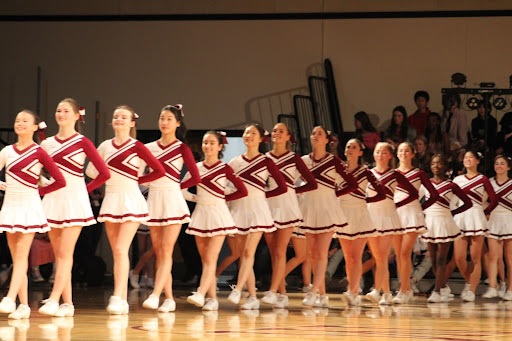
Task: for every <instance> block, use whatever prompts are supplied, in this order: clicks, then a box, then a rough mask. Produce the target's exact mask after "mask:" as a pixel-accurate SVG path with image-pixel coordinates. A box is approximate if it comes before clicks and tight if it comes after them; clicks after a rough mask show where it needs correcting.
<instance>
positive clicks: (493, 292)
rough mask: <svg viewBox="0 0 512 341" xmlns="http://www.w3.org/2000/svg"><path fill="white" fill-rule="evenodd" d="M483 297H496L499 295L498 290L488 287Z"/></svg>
mask: <svg viewBox="0 0 512 341" xmlns="http://www.w3.org/2000/svg"><path fill="white" fill-rule="evenodd" d="M482 297H483V298H495V297H498V290H497V289H496V288H493V287H488V288H487V290H486V291H485V293H484V294H483V295H482Z"/></svg>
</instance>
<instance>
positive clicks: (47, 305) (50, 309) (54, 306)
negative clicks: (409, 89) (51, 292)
mask: <svg viewBox="0 0 512 341" xmlns="http://www.w3.org/2000/svg"><path fill="white" fill-rule="evenodd" d="M41 303H43V305H42V306H41V307H40V308H39V314H43V315H50V316H55V314H56V313H57V311H58V310H59V302H56V301H54V300H51V299H49V298H47V299H46V300H44V301H42V302H41Z"/></svg>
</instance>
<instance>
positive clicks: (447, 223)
mask: <svg viewBox="0 0 512 341" xmlns="http://www.w3.org/2000/svg"><path fill="white" fill-rule="evenodd" d="M430 182H431V183H432V185H433V186H434V188H435V190H436V192H437V193H438V194H439V196H438V197H437V200H436V201H435V203H433V204H432V205H431V206H430V207H428V208H427V209H425V222H426V224H427V232H426V233H424V234H423V235H422V236H421V238H423V239H425V240H426V241H428V242H429V243H447V242H451V241H452V240H455V239H457V238H458V237H461V236H462V233H461V232H460V229H459V227H458V226H457V224H456V223H455V220H454V219H453V217H454V216H455V215H457V214H459V213H461V212H464V211H465V210H467V209H469V208H470V207H471V206H472V203H471V199H469V197H468V196H467V195H466V193H464V191H462V190H461V189H460V187H459V186H457V184H455V183H453V182H452V181H451V180H443V181H441V182H439V183H437V182H435V181H434V179H430ZM457 197H458V198H459V199H460V200H462V202H463V203H464V205H462V206H460V207H459V208H456V209H454V210H453V211H451V210H450V206H451V205H450V203H452V202H454V201H455V200H456V199H457ZM425 199H427V200H428V199H430V192H426V193H425Z"/></svg>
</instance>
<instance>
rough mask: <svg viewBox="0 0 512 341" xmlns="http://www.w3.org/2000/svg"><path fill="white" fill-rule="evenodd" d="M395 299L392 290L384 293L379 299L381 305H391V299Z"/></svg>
mask: <svg viewBox="0 0 512 341" xmlns="http://www.w3.org/2000/svg"><path fill="white" fill-rule="evenodd" d="M392 300H393V295H392V294H391V293H390V292H386V293H384V294H383V295H382V298H381V299H380V301H379V304H380V305H391V303H392V302H391V301H392Z"/></svg>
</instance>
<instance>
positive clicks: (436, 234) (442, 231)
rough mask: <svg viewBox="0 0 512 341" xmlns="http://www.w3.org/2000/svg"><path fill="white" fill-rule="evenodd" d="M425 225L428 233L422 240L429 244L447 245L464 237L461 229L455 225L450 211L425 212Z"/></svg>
mask: <svg viewBox="0 0 512 341" xmlns="http://www.w3.org/2000/svg"><path fill="white" fill-rule="evenodd" d="M425 213H426V215H425V223H426V224H427V232H425V233H424V234H423V235H422V236H421V238H423V239H424V240H426V241H427V242H429V243H447V242H451V241H453V240H455V239H457V238H459V237H462V233H461V232H460V229H459V227H458V226H457V224H455V220H454V219H453V216H452V213H451V211H450V210H449V209H446V210H443V211H440V210H436V211H435V212H431V211H429V210H428V209H427V210H426V211H425Z"/></svg>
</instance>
